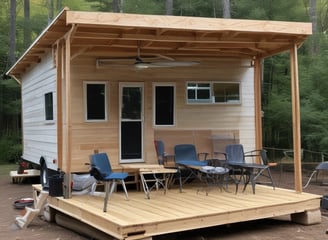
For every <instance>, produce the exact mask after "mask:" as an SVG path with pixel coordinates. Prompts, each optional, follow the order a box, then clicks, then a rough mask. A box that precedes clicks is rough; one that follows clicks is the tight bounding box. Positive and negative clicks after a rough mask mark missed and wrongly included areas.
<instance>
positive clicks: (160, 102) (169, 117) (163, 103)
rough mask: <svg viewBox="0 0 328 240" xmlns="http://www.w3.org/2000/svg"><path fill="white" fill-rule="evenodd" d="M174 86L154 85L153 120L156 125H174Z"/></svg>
mask: <svg viewBox="0 0 328 240" xmlns="http://www.w3.org/2000/svg"><path fill="white" fill-rule="evenodd" d="M174 88H175V87H174V86H172V85H156V86H155V87H154V92H155V94H154V95H155V96H154V97H155V101H154V104H155V107H154V110H155V112H154V121H155V125H156V126H172V125H174V113H175V111H174V101H175V100H174V99H175V90H174Z"/></svg>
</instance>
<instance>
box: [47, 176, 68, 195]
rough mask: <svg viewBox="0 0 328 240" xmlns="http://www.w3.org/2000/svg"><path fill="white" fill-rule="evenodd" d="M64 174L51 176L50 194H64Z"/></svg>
mask: <svg viewBox="0 0 328 240" xmlns="http://www.w3.org/2000/svg"><path fill="white" fill-rule="evenodd" d="M63 181H64V176H63V175H53V176H50V177H49V196H51V197H60V196H63Z"/></svg>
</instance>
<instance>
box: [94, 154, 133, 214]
mask: <svg viewBox="0 0 328 240" xmlns="http://www.w3.org/2000/svg"><path fill="white" fill-rule="evenodd" d="M90 175H91V176H93V177H94V178H95V179H97V180H98V181H102V182H104V185H105V199H104V208H103V211H104V212H106V211H107V202H108V196H110V195H112V193H113V192H114V190H115V187H116V184H117V182H120V183H121V184H122V187H123V189H124V192H125V197H126V200H128V199H129V197H128V192H127V190H126V186H125V182H124V179H125V178H127V176H128V173H125V172H113V170H112V167H111V165H110V162H109V159H108V156H107V154H106V153H96V154H93V155H91V170H90ZM110 184H112V187H111V190H110V192H109V185H110Z"/></svg>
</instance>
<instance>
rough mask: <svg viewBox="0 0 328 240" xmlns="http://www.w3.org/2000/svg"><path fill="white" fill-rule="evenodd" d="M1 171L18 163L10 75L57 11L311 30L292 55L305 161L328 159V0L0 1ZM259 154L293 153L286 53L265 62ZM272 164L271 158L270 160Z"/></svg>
mask: <svg viewBox="0 0 328 240" xmlns="http://www.w3.org/2000/svg"><path fill="white" fill-rule="evenodd" d="M0 2H1V7H0V46H1V47H0V74H1V75H0V163H8V162H17V161H19V159H20V156H21V151H22V145H21V141H22V140H21V99H20V85H19V84H18V83H17V82H16V81H15V80H13V79H11V78H10V77H8V76H6V72H7V71H8V69H9V68H10V67H11V66H12V65H13V64H14V63H15V62H16V60H17V59H18V58H19V57H20V56H21V55H22V54H23V53H24V52H25V50H26V49H27V48H28V47H29V46H30V45H31V43H32V42H33V40H34V39H35V38H36V37H37V36H38V35H39V34H40V33H41V32H42V31H43V29H45V28H46V26H47V25H48V24H49V23H50V22H51V21H52V19H53V18H54V17H55V16H56V14H57V13H59V12H60V10H62V8H63V7H68V8H69V9H71V10H82V11H105V12H124V13H140V14H157V15H177V16H180V15H181V16H197V17H212V18H234V19H256V20H275V21H298V22H312V28H313V35H312V36H311V37H310V38H308V40H307V41H306V42H305V43H304V44H303V46H302V47H301V48H300V49H299V50H298V54H299V59H298V61H299V81H300V83H299V84H300V105H301V106H300V107H301V145H302V149H303V153H304V154H303V159H306V160H307V161H323V160H327V159H326V158H328V107H327V106H328V94H327V91H328V67H327V65H328V54H327V53H328V38H327V30H328V1H326V0H288V1H286V0H206V1H204V0H0ZM263 64H264V71H263V79H262V80H263V82H262V111H263V123H262V125H263V146H264V147H265V148H267V149H271V150H272V149H274V150H275V151H276V150H277V151H278V153H276V155H277V154H278V155H279V154H280V155H282V154H283V152H285V150H288V149H291V148H292V146H293V142H292V140H293V138H292V116H291V113H292V111H291V91H290V87H291V86H290V74H289V71H290V62H289V55H288V53H285V54H280V55H277V56H274V57H270V58H267V59H265V61H264V63H263ZM276 157H277V156H276Z"/></svg>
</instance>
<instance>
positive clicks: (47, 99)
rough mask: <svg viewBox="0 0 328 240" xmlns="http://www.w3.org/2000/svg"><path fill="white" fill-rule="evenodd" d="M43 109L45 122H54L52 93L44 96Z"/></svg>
mask: <svg viewBox="0 0 328 240" xmlns="http://www.w3.org/2000/svg"><path fill="white" fill-rule="evenodd" d="M44 108H45V120H46V121H51V120H54V105H53V97H52V92H48V93H46V94H44Z"/></svg>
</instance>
